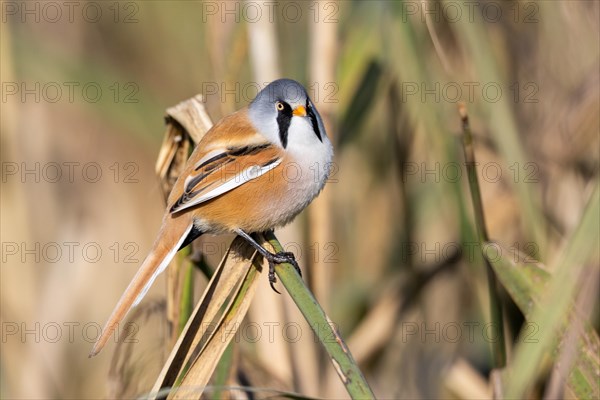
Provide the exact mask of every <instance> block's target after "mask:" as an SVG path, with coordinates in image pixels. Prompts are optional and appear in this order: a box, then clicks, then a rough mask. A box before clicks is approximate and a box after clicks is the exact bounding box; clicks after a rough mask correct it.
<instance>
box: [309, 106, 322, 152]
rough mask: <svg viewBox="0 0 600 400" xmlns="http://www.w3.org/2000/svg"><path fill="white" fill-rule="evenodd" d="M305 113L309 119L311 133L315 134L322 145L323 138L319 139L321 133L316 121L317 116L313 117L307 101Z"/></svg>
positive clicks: (313, 113)
mask: <svg viewBox="0 0 600 400" xmlns="http://www.w3.org/2000/svg"><path fill="white" fill-rule="evenodd" d="M306 113H307V114H308V117H309V118H310V123H311V124H312V128H313V132H315V135H317V138H319V142H321V143H323V138H321V131H320V130H319V121H317V116H316V115H315V112H314V111H313V109H312V107H309V105H308V100H306Z"/></svg>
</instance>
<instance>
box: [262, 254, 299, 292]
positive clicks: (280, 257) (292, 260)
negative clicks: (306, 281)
mask: <svg viewBox="0 0 600 400" xmlns="http://www.w3.org/2000/svg"><path fill="white" fill-rule="evenodd" d="M283 263H288V264H292V265H293V266H294V269H295V270H296V271H297V272H298V275H300V277H302V271H301V270H300V266H299V265H298V262H297V261H296V257H295V256H294V253H291V252H289V251H282V252H279V253H275V254H273V257H272V259H271V260H269V283H270V284H271V289H273V290H274V291H275V292H277V293H279V294H281V293H280V292H279V291H278V290H277V289H275V286H273V285H274V284H275V283H276V282H277V278H276V277H275V264H283Z"/></svg>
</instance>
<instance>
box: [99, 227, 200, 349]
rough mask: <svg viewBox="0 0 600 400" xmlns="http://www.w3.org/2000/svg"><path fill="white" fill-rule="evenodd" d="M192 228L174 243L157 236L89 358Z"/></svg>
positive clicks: (145, 291)
mask: <svg viewBox="0 0 600 400" xmlns="http://www.w3.org/2000/svg"><path fill="white" fill-rule="evenodd" d="M193 226H194V225H193V224H191V223H190V224H189V226H187V227H186V229H185V230H184V231H183V232H182V234H181V235H180V236H177V235H175V237H173V239H172V241H174V243H165V242H164V241H165V239H167V238H166V237H164V236H163V235H159V237H160V239H159V240H157V241H156V243H155V244H154V247H153V249H152V251H151V252H150V254H148V256H147V257H146V259H145V260H144V262H143V263H142V266H141V267H140V268H139V269H138V271H137V273H136V274H135V276H134V277H133V279H132V280H131V283H129V286H127V289H125V292H124V293H123V295H122V296H121V299H120V300H119V302H118V303H117V305H116V306H115V309H114V310H113V312H112V314H111V316H110V317H109V318H108V321H107V322H106V324H105V325H104V329H102V332H101V335H100V337H99V338H98V340H97V341H96V343H95V344H94V348H93V349H92V352H91V353H90V357H93V356H95V355H96V354H98V353H99V352H100V351H101V350H102V348H103V347H104V345H106V342H108V339H109V337H110V336H111V335H112V333H113V331H114V330H115V329H116V328H117V326H118V324H119V323H120V322H121V321H122V320H123V318H125V316H126V315H127V313H128V312H129V310H130V309H131V308H133V307H135V306H137V305H138V304H139V303H140V301H142V299H143V298H144V296H145V295H146V293H147V292H148V290H149V289H150V287H151V286H152V284H153V283H154V280H155V279H156V278H157V277H158V275H160V273H161V272H163V271H164V270H165V268H167V266H168V265H169V263H170V262H171V260H172V259H173V257H174V256H175V253H177V251H178V250H179V248H180V247H181V245H182V244H183V243H184V241H185V240H186V238H187V237H188V235H189V233H190V231H191V230H192V228H193Z"/></svg>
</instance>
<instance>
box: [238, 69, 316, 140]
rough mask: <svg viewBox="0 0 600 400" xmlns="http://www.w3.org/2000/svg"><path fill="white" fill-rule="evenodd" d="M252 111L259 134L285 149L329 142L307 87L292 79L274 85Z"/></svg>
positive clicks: (256, 99)
mask: <svg viewBox="0 0 600 400" xmlns="http://www.w3.org/2000/svg"><path fill="white" fill-rule="evenodd" d="M248 109H249V116H250V120H251V121H252V123H253V124H254V126H255V127H256V128H257V129H258V131H259V132H260V133H261V134H262V135H263V136H265V137H266V138H267V139H269V140H270V141H271V142H273V143H277V144H279V145H281V146H282V147H283V148H287V147H288V145H291V144H292V143H293V144H294V145H296V144H297V145H308V146H310V145H316V144H318V142H320V143H323V140H324V139H325V140H327V138H326V133H325V127H324V126H323V121H322V120H321V116H320V115H319V112H318V111H317V109H316V108H315V106H314V104H313V102H312V100H310V98H309V97H308V93H306V90H305V89H304V87H303V86H302V85H301V84H299V83H298V82H296V81H294V80H292V79H278V80H276V81H273V82H271V83H270V84H269V85H267V86H266V87H265V88H264V89H263V90H261V91H260V92H259V93H258V95H257V96H256V98H255V99H254V100H252V102H251V103H250V105H249V107H248Z"/></svg>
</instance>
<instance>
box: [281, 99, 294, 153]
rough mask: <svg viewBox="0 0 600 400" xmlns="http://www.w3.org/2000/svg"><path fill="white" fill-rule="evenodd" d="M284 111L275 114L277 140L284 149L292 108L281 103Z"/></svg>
mask: <svg viewBox="0 0 600 400" xmlns="http://www.w3.org/2000/svg"><path fill="white" fill-rule="evenodd" d="M283 106H284V109H283V110H282V111H280V112H279V113H277V125H278V126H279V139H281V145H282V146H283V148H284V149H285V148H286V147H287V142H288V130H289V128H290V124H291V123H292V108H291V107H290V106H289V104H287V103H283Z"/></svg>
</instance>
